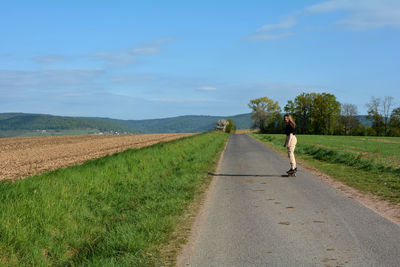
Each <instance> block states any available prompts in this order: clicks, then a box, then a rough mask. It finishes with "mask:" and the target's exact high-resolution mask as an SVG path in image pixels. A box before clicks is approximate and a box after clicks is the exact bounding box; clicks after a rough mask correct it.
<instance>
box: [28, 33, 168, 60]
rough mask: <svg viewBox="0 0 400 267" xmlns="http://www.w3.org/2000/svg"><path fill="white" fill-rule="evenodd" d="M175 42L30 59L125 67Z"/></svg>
mask: <svg viewBox="0 0 400 267" xmlns="http://www.w3.org/2000/svg"><path fill="white" fill-rule="evenodd" d="M174 40H176V39H175V38H162V39H158V40H154V41H152V42H149V43H144V44H141V45H137V46H133V47H130V48H127V49H119V50H113V51H101V52H94V53H89V54H81V55H73V56H65V55H45V56H37V57H33V58H31V60H32V61H34V62H36V63H39V64H44V65H48V64H53V63H59V62H63V61H71V60H79V59H82V58H84V59H95V60H98V61H101V62H103V63H105V64H106V65H118V66H126V65H130V64H136V63H138V62H139V60H138V57H141V56H145V55H154V54H159V53H161V52H162V49H161V48H162V46H163V45H165V44H167V43H169V42H172V41H174Z"/></svg>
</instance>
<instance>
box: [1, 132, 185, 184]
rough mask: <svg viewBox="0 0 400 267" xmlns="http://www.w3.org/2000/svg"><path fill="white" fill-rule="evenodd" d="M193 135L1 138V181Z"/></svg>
mask: <svg viewBox="0 0 400 267" xmlns="http://www.w3.org/2000/svg"><path fill="white" fill-rule="evenodd" d="M190 135H193V134H192V133H187V134H186V133H185V134H141V135H137V134H136V135H80V136H79V135H77V136H49V137H14V138H2V139H0V180H2V179H21V178H24V177H28V176H30V175H34V174H39V173H42V172H45V171H49V170H55V169H58V168H61V167H67V166H71V165H76V164H81V163H83V162H85V161H87V160H90V159H94V158H99V157H103V156H105V155H109V154H113V153H116V152H121V151H124V150H126V149H129V148H141V147H145V146H149V145H153V144H156V143H159V142H165V141H171V140H175V139H179V138H182V137H186V136H190Z"/></svg>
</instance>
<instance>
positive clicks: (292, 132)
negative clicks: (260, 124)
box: [285, 123, 296, 135]
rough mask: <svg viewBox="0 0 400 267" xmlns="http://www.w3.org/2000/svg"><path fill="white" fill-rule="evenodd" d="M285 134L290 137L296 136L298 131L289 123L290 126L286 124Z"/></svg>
mask: <svg viewBox="0 0 400 267" xmlns="http://www.w3.org/2000/svg"><path fill="white" fill-rule="evenodd" d="M285 133H286V135H290V134H293V135H295V134H296V131H295V129H294V128H293V127H292V125H290V123H288V124H286V128H285Z"/></svg>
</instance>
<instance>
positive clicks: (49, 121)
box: [0, 113, 251, 137]
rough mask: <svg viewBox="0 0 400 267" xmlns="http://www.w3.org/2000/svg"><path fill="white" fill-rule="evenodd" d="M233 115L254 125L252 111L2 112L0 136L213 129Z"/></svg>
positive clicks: (246, 124) (238, 123)
mask: <svg viewBox="0 0 400 267" xmlns="http://www.w3.org/2000/svg"><path fill="white" fill-rule="evenodd" d="M224 118H226V119H227V118H231V119H232V120H233V121H234V123H235V124H236V126H237V128H238V129H247V128H249V127H250V124H251V118H250V113H249V114H240V115H235V116H179V117H173V118H165V119H152V120H117V119H110V118H92V117H65V116H53V115H46V114H29V113H0V137H11V136H31V135H62V134H89V133H101V132H103V133H115V132H118V133H183V132H203V131H208V130H212V129H213V127H214V125H215V123H216V122H217V121H218V120H219V119H224Z"/></svg>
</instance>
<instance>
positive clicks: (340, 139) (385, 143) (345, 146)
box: [251, 134, 400, 203]
mask: <svg viewBox="0 0 400 267" xmlns="http://www.w3.org/2000/svg"><path fill="white" fill-rule="evenodd" d="M251 135H252V136H253V137H255V138H257V139H259V140H261V141H262V142H265V143H266V144H268V145H270V146H272V147H274V148H276V149H279V150H281V151H286V148H284V147H283V143H284V141H285V135H273V134H251ZM297 140H298V143H297V146H296V150H295V155H296V157H298V158H300V159H303V160H305V161H306V162H308V163H310V164H311V165H312V166H313V167H316V168H318V169H320V170H321V171H323V172H325V173H327V174H329V175H330V176H332V177H334V178H336V179H338V180H340V181H342V182H345V183H346V184H348V185H350V186H352V187H355V188H357V189H359V190H361V191H364V192H370V193H373V194H375V195H378V196H380V197H381V198H383V199H387V200H390V201H391V202H393V203H399V202H400V138H398V137H364V136H323V135H297Z"/></svg>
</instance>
